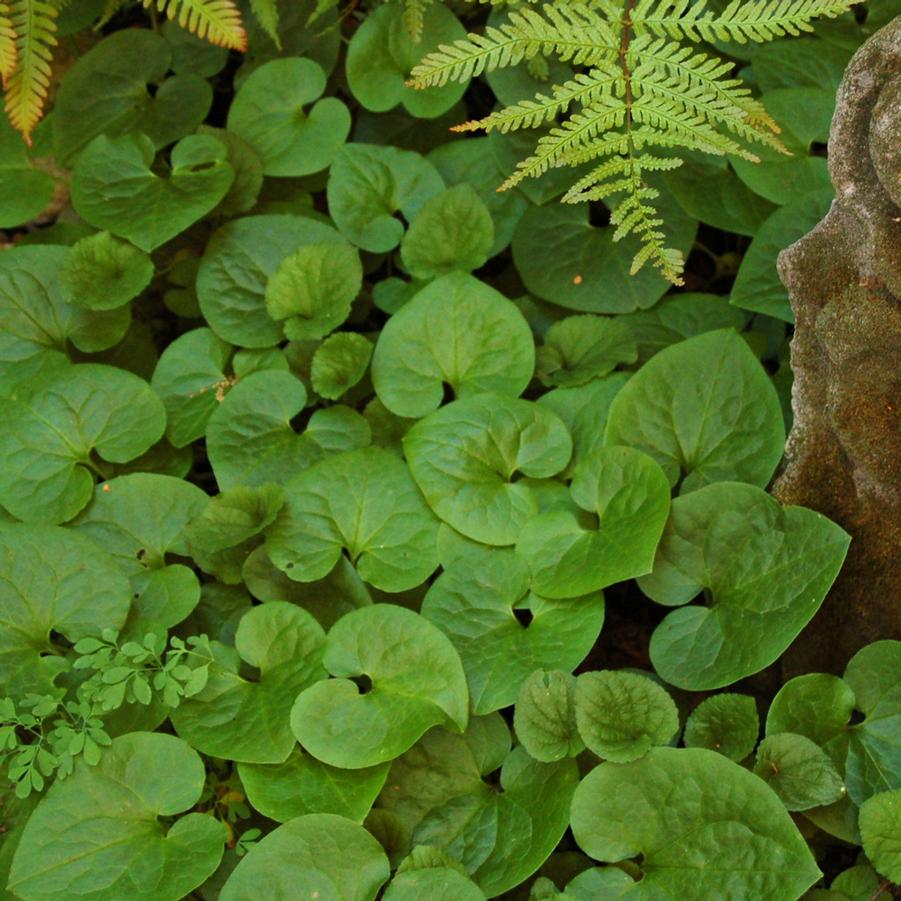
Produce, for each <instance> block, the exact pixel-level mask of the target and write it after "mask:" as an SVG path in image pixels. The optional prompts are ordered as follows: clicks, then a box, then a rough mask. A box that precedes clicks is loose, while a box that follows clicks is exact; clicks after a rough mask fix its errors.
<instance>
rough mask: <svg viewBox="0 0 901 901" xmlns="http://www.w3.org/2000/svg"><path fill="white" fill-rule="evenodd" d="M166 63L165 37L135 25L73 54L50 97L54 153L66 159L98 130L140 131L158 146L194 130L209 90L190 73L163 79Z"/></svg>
mask: <svg viewBox="0 0 901 901" xmlns="http://www.w3.org/2000/svg"><path fill="white" fill-rule="evenodd" d="M170 68H172V48H171V47H170V45H169V43H168V42H167V41H166V40H164V39H163V38H162V37H160V36H159V35H158V34H155V33H154V32H152V31H149V30H146V29H141V28H127V29H123V30H121V31H117V32H115V33H113V34H111V35H109V36H108V37H106V38H104V39H103V40H102V41H101V42H100V43H99V44H97V45H96V46H95V47H92V48H91V49H90V50H88V52H87V53H85V54H84V55H82V56H79V57H78V58H77V59H76V60H75V65H74V66H72V68H71V69H70V70H69V71H68V72H67V73H66V77H65V78H64V79H63V80H62V84H61V85H60V90H59V94H58V95H57V97H56V100H55V103H54V110H53V120H52V122H53V124H52V128H53V142H54V148H55V150H56V156H57V157H58V158H59V159H60V160H61V161H62V162H63V163H65V164H67V165H71V164H72V162H73V161H74V160H75V159H76V158H77V155H78V154H79V153H80V152H81V151H82V150H83V149H84V148H85V147H86V146H87V144H88V143H90V141H92V140H93V139H94V138H96V137H97V136H98V135H106V136H107V137H110V138H113V137H118V136H120V135H125V134H128V133H129V132H135V131H141V132H143V133H144V134H146V135H148V136H149V137H150V139H151V140H152V141H153V146H154V147H155V148H157V149H158V148H160V147H164V146H165V145H166V144H171V143H172V142H173V141H177V140H178V139H179V138H182V137H184V136H185V135H187V134H190V133H191V132H192V131H194V129H195V128H196V127H197V126H198V125H199V124H200V123H201V122H202V121H203V120H204V118H205V117H206V114H207V112H209V109H210V104H211V103H212V101H213V92H212V91H211V90H210V86H209V83H208V82H207V81H206V80H205V79H204V78H200V77H198V76H197V75H195V74H192V73H185V74H179V75H176V76H174V77H171V78H168V79H165V80H164V78H165V75H166V72H167V71H168V70H169V69H170ZM149 84H150V85H153V86H154V89H153V91H152V92H151V91H149V90H148V85H149Z"/></svg>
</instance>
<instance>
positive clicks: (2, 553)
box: [0, 523, 131, 697]
mask: <svg viewBox="0 0 901 901" xmlns="http://www.w3.org/2000/svg"><path fill="white" fill-rule="evenodd" d="M130 602H131V592H130V591H129V587H128V579H127V577H126V576H125V574H124V573H123V572H122V570H121V569H120V567H119V565H118V563H117V562H116V560H114V558H112V557H111V556H110V555H109V554H107V553H105V552H104V551H102V550H101V549H100V547H98V546H97V545H96V544H94V542H92V541H91V540H90V539H88V538H86V537H85V536H84V535H79V534H77V533H75V532H73V531H71V530H67V529H60V528H57V527H56V526H26V525H21V524H18V523H14V524H9V525H3V526H0V626H2V628H0V696H13V697H16V696H21V695H22V694H24V693H27V692H40V691H46V690H47V689H48V688H49V685H50V681H51V680H52V679H54V678H55V677H56V676H57V675H58V674H59V673H60V671H61V670H63V669H66V666H67V665H66V660H65V656H64V654H65V651H64V650H63V648H62V647H58V646H57V645H56V644H55V643H54V642H53V640H52V638H51V631H53V632H58V633H59V634H60V635H62V636H63V637H64V638H65V639H66V640H67V641H69V642H72V643H73V644H74V643H75V642H76V641H78V640H79V639H80V638H85V637H88V636H96V635H99V634H100V630H101V629H105V628H110V629H120V628H121V627H122V625H123V624H124V623H125V618H126V616H127V615H128V608H129V604H130Z"/></svg>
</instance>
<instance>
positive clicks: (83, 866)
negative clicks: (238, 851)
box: [10, 732, 225, 901]
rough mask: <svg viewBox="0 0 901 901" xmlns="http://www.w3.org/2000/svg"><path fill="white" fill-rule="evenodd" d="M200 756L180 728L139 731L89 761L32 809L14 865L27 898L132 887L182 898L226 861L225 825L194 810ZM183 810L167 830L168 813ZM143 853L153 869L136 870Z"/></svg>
mask: <svg viewBox="0 0 901 901" xmlns="http://www.w3.org/2000/svg"><path fill="white" fill-rule="evenodd" d="M203 782H204V769H203V763H202V761H201V759H200V755H198V754H197V752H196V751H194V750H192V749H191V748H190V747H189V746H188V744H187V743H186V742H184V741H182V740H181V739H179V738H175V737H174V736H171V735H159V734H152V733H148V732H134V733H131V734H129V735H122V736H120V737H119V738H117V739H115V740H114V741H113V744H112V747H111V748H109V749H108V750H107V751H106V752H105V753H104V755H103V756H102V757H101V760H100V763H99V764H98V765H97V766H96V767H91V766H87V765H86V764H85V763H84V761H80V762H79V763H78V765H77V766H76V770H75V773H74V775H72V776H71V777H70V778H69V779H66V780H65V781H62V782H57V783H55V784H54V785H53V786H52V787H51V789H50V790H49V791H48V793H47V796H46V797H45V798H44V799H43V800H42V801H41V803H40V805H39V806H38V809H37V810H36V811H35V813H34V814H33V815H32V816H31V819H30V820H29V822H28V825H27V826H26V827H25V831H24V832H23V834H22V838H21V840H20V842H19V847H18V848H17V850H16V855H15V857H14V859H13V865H12V870H11V872H10V885H11V886H14V887H15V892H16V894H17V895H19V897H21V898H26V899H27V898H58V899H63V898H71V897H72V895H71V892H72V886H73V885H76V884H77V885H78V886H80V893H81V894H84V895H90V896H93V897H95V898H109V899H112V898H114V897H116V896H117V895H118V896H120V897H121V895H122V894H123V893H125V892H127V893H128V894H129V895H131V896H133V897H135V898H144V899H147V901H149V899H151V898H157V899H158V898H161V897H165V898H169V899H172V901H175V899H176V898H180V897H182V896H184V895H185V894H187V893H189V892H191V891H192V890H193V889H194V888H196V887H197V886H198V885H200V884H201V883H202V882H204V881H205V880H206V879H207V877H208V876H209V875H210V874H211V873H212V872H213V871H214V870H215V869H216V867H217V866H218V865H219V861H220V859H221V858H222V851H223V842H224V840H225V830H224V829H223V827H222V825H221V824H220V823H218V822H216V820H215V819H213V817H210V816H204V815H203V814H200V813H185V811H188V810H190V809H191V808H192V807H194V805H195V804H196V803H197V801H198V800H199V798H200V793H201V791H202V789H203ZM178 814H184V815H183V816H180V817H179V818H178V819H177V820H176V821H175V823H174V824H173V825H172V826H170V827H168V828H166V829H164V827H163V824H162V823H161V822H160V820H159V818H160V817H175V816H177V815H178ZM135 860H142V861H144V862H145V865H146V866H145V868H141V869H140V870H139V871H136V870H135V866H134V862H135Z"/></svg>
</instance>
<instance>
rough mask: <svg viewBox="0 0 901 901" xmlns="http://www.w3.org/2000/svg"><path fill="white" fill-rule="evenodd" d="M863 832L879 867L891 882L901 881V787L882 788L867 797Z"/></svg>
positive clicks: (869, 855)
mask: <svg viewBox="0 0 901 901" xmlns="http://www.w3.org/2000/svg"><path fill="white" fill-rule="evenodd" d="M860 835H861V837H862V838H863V849H864V851H865V852H866V855H867V858H868V859H869V860H871V861H872V863H873V866H874V867H875V868H876V870H877V871H878V872H879V873H881V874H882V875H883V876H885V877H886V878H887V879H890V880H891V881H892V882H896V883H897V882H901V841H899V839H898V836H899V835H901V789H896V790H895V791H890V792H881V793H880V794H878V795H873V797H872V798H870V799H869V800H867V801H864V803H863V805H862V806H861V808H860Z"/></svg>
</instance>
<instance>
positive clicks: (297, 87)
mask: <svg viewBox="0 0 901 901" xmlns="http://www.w3.org/2000/svg"><path fill="white" fill-rule="evenodd" d="M324 90H325V72H323V71H322V67H321V66H320V65H319V64H318V63H315V62H313V60H310V59H298V58H288V59H276V60H272V62H268V63H265V64H264V65H262V66H260V67H259V68H258V69H255V70H254V71H253V72H251V74H250V75H249V76H248V77H247V79H245V81H244V82H243V83H242V84H241V87H240V88H239V89H238V93H237V94H236V95H235V99H234V100H233V101H232V105H231V108H230V109H229V113H228V128H229V131H233V132H234V133H235V134H236V135H238V137H240V138H243V139H244V140H245V141H246V142H247V143H248V144H249V145H250V146H251V147H252V148H253V149H254V150H255V151H256V152H257V153H258V154H259V156H260V159H261V160H262V161H263V174H264V175H275V176H297V175H310V174H311V173H313V172H319V171H320V170H321V169H325V168H326V167H327V166H329V164H330V163H331V162H332V160H333V159H334V158H335V155H336V154H337V153H338V151H339V150H340V149H341V147H342V145H343V144H344V142H345V141H346V140H347V136H348V134H349V133H350V112H349V111H348V109H347V107H346V106H345V105H344V104H343V103H342V102H341V101H340V100H338V99H337V98H336V97H326V98H324V99H322V100H320V99H319V98H320V97H321V96H322V92H323V91H324ZM314 101H316V102H315V103H314ZM311 103H312V104H313V106H312V107H311V108H310V109H309V111H307V110H306V109H305V107H307V106H308V105H309V104H311Z"/></svg>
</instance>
